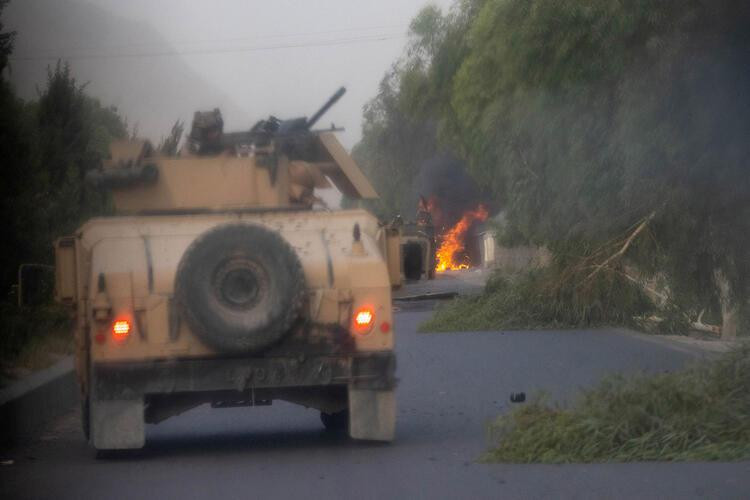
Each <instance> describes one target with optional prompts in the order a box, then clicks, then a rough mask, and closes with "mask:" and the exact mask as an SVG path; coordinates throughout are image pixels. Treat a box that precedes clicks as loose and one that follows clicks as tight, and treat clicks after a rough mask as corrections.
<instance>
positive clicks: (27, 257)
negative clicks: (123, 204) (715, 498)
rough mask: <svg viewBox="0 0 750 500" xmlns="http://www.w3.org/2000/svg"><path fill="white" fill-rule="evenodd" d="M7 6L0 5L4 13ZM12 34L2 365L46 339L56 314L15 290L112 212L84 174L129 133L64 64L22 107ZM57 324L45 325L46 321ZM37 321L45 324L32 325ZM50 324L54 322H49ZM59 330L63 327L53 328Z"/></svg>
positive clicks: (3, 134)
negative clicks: (32, 269) (29, 306)
mask: <svg viewBox="0 0 750 500" xmlns="http://www.w3.org/2000/svg"><path fill="white" fill-rule="evenodd" d="M5 4H7V1H5V0H0V14H1V13H2V9H3V7H4V6H5ZM13 38H14V34H13V33H9V32H5V31H4V30H3V27H2V24H0V176H2V182H1V183H0V220H2V222H3V235H2V238H0V255H2V256H3V258H2V260H1V261H0V290H2V296H0V309H2V311H3V317H4V319H5V320H6V321H5V328H4V330H3V331H2V332H0V333H1V334H2V337H3V339H4V341H3V342H1V343H0V358H1V359H2V360H5V359H7V358H8V357H11V356H14V355H16V354H18V353H19V352H20V350H21V349H22V347H23V346H24V343H25V342H27V341H29V340H30V337H32V336H34V335H35V332H36V333H40V334H44V333H46V331H47V330H49V329H48V328H47V326H49V324H52V323H55V322H56V321H57V319H56V318H57V312H55V311H52V312H50V313H49V314H47V312H45V311H46V310H45V311H36V310H17V309H16V308H14V307H11V306H10V304H11V303H13V302H14V301H15V297H13V294H12V286H13V285H14V284H15V283H16V281H17V273H18V268H19V265H20V264H22V263H43V264H52V260H53V255H52V242H53V241H54V239H55V238H57V237H58V236H61V235H63V234H68V233H71V232H72V231H73V230H75V228H76V227H77V226H78V225H79V224H80V223H81V222H82V221H83V220H84V219H85V218H87V217H90V216H92V215H95V214H98V213H103V212H104V211H106V210H107V199H106V197H105V196H104V195H103V194H102V193H100V192H96V191H93V190H92V189H91V188H89V187H88V186H87V185H86V184H85V183H84V174H85V172H86V171H87V170H88V169H89V168H91V167H92V166H94V165H97V164H98V162H99V161H100V160H101V159H102V158H103V157H104V156H105V155H106V154H107V151H108V146H109V142H110V141H111V140H112V139H113V138H118V137H124V136H125V135H126V134H127V126H126V124H125V121H124V120H123V119H122V118H121V117H120V116H119V114H118V113H117V110H116V109H114V108H108V107H104V106H102V105H101V104H100V103H99V101H97V100H96V99H94V98H92V97H90V96H88V95H87V94H86V92H85V85H81V84H79V83H77V82H76V80H75V79H74V78H73V76H72V75H71V72H70V69H69V68H68V67H67V66H66V65H63V64H60V63H58V64H57V65H56V66H55V67H54V68H51V69H50V70H49V74H48V79H47V82H46V85H44V87H43V88H42V89H41V90H40V91H39V95H38V98H37V99H35V100H32V101H28V102H24V101H22V100H21V99H19V98H18V97H17V96H16V95H15V92H14V90H13V88H12V87H11V85H10V84H9V82H8V81H7V80H6V73H5V71H6V70H7V69H8V67H7V63H8V58H9V56H10V54H11V52H12V50H13ZM50 315H51V317H54V318H55V319H53V320H49V321H47V319H43V318H47V316H50ZM34 319H39V324H32V323H33V321H32V320H34ZM50 322H51V323H50ZM55 324H57V323H55Z"/></svg>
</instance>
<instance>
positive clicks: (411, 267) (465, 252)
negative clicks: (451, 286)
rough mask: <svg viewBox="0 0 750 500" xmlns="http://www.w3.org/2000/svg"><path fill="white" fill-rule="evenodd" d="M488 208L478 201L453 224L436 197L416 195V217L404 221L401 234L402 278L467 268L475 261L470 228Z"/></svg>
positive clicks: (432, 277)
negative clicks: (448, 222) (448, 223)
mask: <svg viewBox="0 0 750 500" xmlns="http://www.w3.org/2000/svg"><path fill="white" fill-rule="evenodd" d="M488 216H489V213H488V211H487V208H486V207H485V206H484V205H482V204H480V205H478V206H477V207H476V208H474V209H470V210H465V211H463V213H461V214H460V216H459V219H458V221H457V222H455V223H454V224H452V225H447V224H445V216H444V214H443V213H442V210H441V209H440V206H439V204H438V201H437V199H436V198H435V197H430V198H429V199H425V197H424V196H420V197H419V205H418V207H417V217H416V220H415V221H414V222H407V223H404V224H403V232H402V236H401V256H402V274H403V277H404V279H406V280H409V281H415V280H419V279H434V278H435V273H436V272H437V273H442V272H445V271H458V270H463V269H469V268H471V267H473V266H474V264H473V263H474V262H476V260H477V255H476V253H477V251H476V248H474V247H476V245H472V240H471V237H472V228H474V227H475V225H476V224H478V223H481V222H484V221H486V220H487V217H488Z"/></svg>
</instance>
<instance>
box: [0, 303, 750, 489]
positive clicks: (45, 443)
mask: <svg viewBox="0 0 750 500" xmlns="http://www.w3.org/2000/svg"><path fill="white" fill-rule="evenodd" d="M429 314H430V313H429V312H415V311H404V312H400V313H398V314H397V317H396V321H397V325H396V327H397V334H398V356H399V367H398V376H399V378H400V385H399V388H398V405H399V410H398V414H399V417H398V418H399V420H398V431H397V439H396V441H395V442H394V443H392V444H390V445H382V444H381V445H375V444H360V443H353V442H350V441H348V440H347V439H345V438H342V437H335V436H334V437H331V436H329V435H327V434H325V433H323V432H322V430H321V424H320V421H319V418H318V414H317V412H314V411H312V410H306V409H304V408H302V407H296V406H293V405H290V404H285V403H274V405H273V406H270V407H258V408H234V409H217V410H212V409H210V408H207V407H201V408H197V409H195V410H193V411H191V412H188V413H186V414H184V415H181V416H179V417H175V418H173V419H170V420H168V421H166V422H164V423H162V424H160V425H158V426H149V427H148V431H147V446H146V448H145V449H144V450H142V451H140V452H138V453H135V454H128V455H125V456H123V457H119V458H116V459H110V460H96V459H95V458H94V454H93V452H92V451H91V450H90V449H89V448H88V447H87V445H86V443H85V442H84V440H83V438H82V437H81V434H80V431H79V422H78V415H77V414H71V415H69V416H67V417H65V418H63V419H61V420H60V421H58V422H56V424H55V425H54V428H52V429H50V430H49V432H47V434H46V435H45V436H44V437H43V438H42V439H41V440H40V441H39V442H37V443H33V444H30V445H26V446H24V447H21V448H17V449H14V450H8V451H5V452H2V456H0V460H3V461H6V460H13V464H11V465H3V466H0V498H3V499H11V498H56V499H59V498H76V499H85V498H96V499H104V498H142V499H145V498H160V499H167V498H180V499H188V498H212V499H224V498H325V499H331V498H358V499H360V498H363V499H369V498H394V497H395V498H430V499H432V498H597V499H601V498H641V499H642V498H681V499H682V498H748V497H749V496H750V463H746V462H745V463H734V464H718V463H708V464H706V463H687V464H679V463H678V464H672V463H643V464H638V463H636V464H597V465H566V466H541V465H509V464H501V465H495V464H493V465H486V464H479V463H477V459H478V458H479V457H480V455H481V454H482V452H483V451H484V450H485V449H486V448H487V444H488V442H487V438H486V433H485V426H486V424H487V422H489V421H491V420H492V419H493V418H494V417H495V416H496V415H498V414H499V413H501V412H505V411H507V410H508V409H509V408H510V406H511V403H509V401H508V395H509V393H510V392H516V391H526V392H527V393H533V392H535V391H539V390H543V391H546V392H547V393H548V395H549V396H550V397H551V398H553V399H556V400H558V401H565V400H570V399H571V398H573V397H575V394H576V393H577V391H579V389H580V388H582V387H586V386H589V385H591V384H593V383H595V382H596V381H597V380H599V379H600V378H601V377H602V376H604V375H605V374H607V373H612V372H636V371H640V370H642V371H648V372H663V371H668V370H674V369H678V368H679V367H681V366H683V365H684V364H685V363H686V362H689V361H690V360H691V359H694V358H695V357H696V356H697V354H696V353H693V352H692V351H688V350H685V349H684V348H682V349H681V350H678V349H674V348H672V347H670V346H668V345H666V344H662V343H658V342H653V341H650V340H646V339H644V338H642V337H639V336H637V335H631V334H627V333H623V332H617V331H611V330H610V331H563V332H560V331H548V332H506V333H499V332H487V333H462V334H418V333H416V328H417V325H418V324H419V323H420V322H421V321H423V320H424V319H425V318H426V317H428V315H429Z"/></svg>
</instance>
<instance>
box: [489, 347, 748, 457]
mask: <svg viewBox="0 0 750 500" xmlns="http://www.w3.org/2000/svg"><path fill="white" fill-rule="evenodd" d="M748 416H750V344H747V343H746V344H744V345H743V346H741V347H739V348H736V349H735V350H734V351H732V352H730V353H727V354H726V355H724V356H723V357H721V358H719V359H717V360H714V361H704V362H702V363H700V364H696V365H693V366H691V367H689V368H687V369H686V370H684V371H681V372H675V373H670V374H661V375H651V376H647V375H640V376H635V377H629V378H623V377H612V378H608V379H606V380H604V381H603V382H601V384H600V385H598V386H597V387H595V388H593V389H591V390H589V391H586V392H584V394H583V395H582V397H581V398H580V400H578V402H577V403H576V404H574V405H573V406H572V407H571V408H569V409H565V408H559V407H555V406H552V405H549V404H546V403H545V402H544V400H543V399H537V400H535V401H534V402H532V403H530V404H528V405H525V406H523V407H521V408H519V409H517V410H515V411H512V412H511V413H509V414H507V415H503V416H500V417H499V418H498V419H497V420H496V421H495V422H494V424H492V425H491V435H492V437H493V440H494V442H495V443H496V445H495V447H494V448H493V449H491V450H490V451H489V452H488V453H487V454H486V456H485V457H484V460H485V461H487V462H513V463H571V462H575V463H584V462H612V461H614V462H625V461H653V460H667V461H684V460H722V461H733V460H747V459H750V418H748Z"/></svg>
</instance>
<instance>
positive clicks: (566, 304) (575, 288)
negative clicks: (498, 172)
mask: <svg viewBox="0 0 750 500" xmlns="http://www.w3.org/2000/svg"><path fill="white" fill-rule="evenodd" d="M652 309H653V305H652V303H651V301H650V300H649V299H648V297H646V296H645V294H644V293H643V291H642V290H641V288H640V287H639V286H637V285H636V284H635V283H633V282H632V281H630V280H629V279H627V278H626V277H625V276H624V275H623V274H622V273H620V272H617V271H606V272H601V273H598V274H597V275H595V276H593V277H591V279H587V278H586V277H585V275H581V272H580V271H578V272H574V273H573V274H572V275H571V274H570V268H567V267H561V265H557V264H556V265H553V266H551V267H549V268H544V269H536V270H533V271H530V272H528V273H525V274H521V275H518V276H504V275H502V274H495V275H494V276H493V277H492V278H490V280H489V281H488V283H487V286H486V288H485V290H484V292H483V293H482V294H481V295H479V296H477V297H467V298H461V299H458V300H456V301H454V302H451V303H449V304H447V305H445V306H443V307H440V308H438V310H437V311H436V312H435V314H434V316H433V317H432V319H430V320H429V321H427V322H426V323H424V324H423V325H422V326H421V327H420V330H421V331H425V332H426V331H430V332H431V331H435V332H443V331H457V330H474V331H476V330H503V329H504V330H508V329H522V328H523V329H526V328H576V327H591V326H601V325H635V323H636V320H635V319H634V318H636V317H642V316H644V315H646V314H648V313H649V312H651V311H652Z"/></svg>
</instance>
